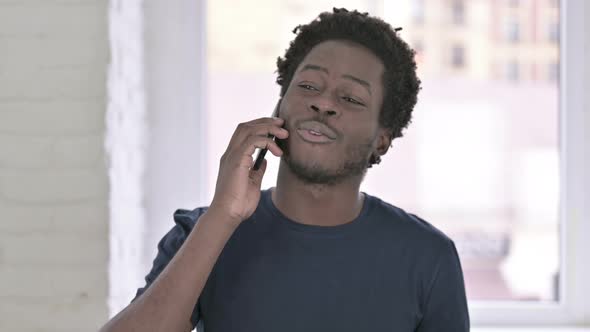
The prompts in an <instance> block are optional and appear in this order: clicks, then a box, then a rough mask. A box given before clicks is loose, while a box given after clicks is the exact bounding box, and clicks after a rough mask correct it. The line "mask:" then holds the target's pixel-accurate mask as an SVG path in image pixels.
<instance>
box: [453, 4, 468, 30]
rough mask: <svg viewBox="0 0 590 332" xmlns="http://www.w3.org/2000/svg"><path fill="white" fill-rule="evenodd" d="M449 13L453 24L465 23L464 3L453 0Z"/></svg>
mask: <svg viewBox="0 0 590 332" xmlns="http://www.w3.org/2000/svg"><path fill="white" fill-rule="evenodd" d="M451 15H452V21H453V24H455V25H462V24H463V23H465V3H464V2H463V1H461V0H455V1H453V4H452V6H451Z"/></svg>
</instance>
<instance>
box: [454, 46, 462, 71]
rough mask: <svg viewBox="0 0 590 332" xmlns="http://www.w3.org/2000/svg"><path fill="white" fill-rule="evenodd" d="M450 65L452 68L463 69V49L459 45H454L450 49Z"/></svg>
mask: <svg viewBox="0 0 590 332" xmlns="http://www.w3.org/2000/svg"><path fill="white" fill-rule="evenodd" d="M451 65H452V66H453V67H454V68H463V67H464V66H465V49H464V48H463V46H461V45H455V46H453V48H451Z"/></svg>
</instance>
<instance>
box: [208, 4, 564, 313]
mask: <svg viewBox="0 0 590 332" xmlns="http://www.w3.org/2000/svg"><path fill="white" fill-rule="evenodd" d="M552 3H553V2H551V1H519V2H518V5H514V2H511V1H493V0H488V1H439V0H420V1H418V0H403V1H402V0H400V1H395V2H390V1H383V2H380V1H373V0H365V1H361V0H357V1H340V2H336V3H334V1H325V0H313V1H303V0H298V1H272V0H264V1H258V2H257V3H256V6H252V2H250V1H235V0H234V1H229V0H219V1H218V0H216V1H209V2H208V59H209V60H208V61H209V62H208V75H209V78H208V85H207V89H208V112H209V113H208V117H209V128H211V130H210V131H209V142H210V154H209V158H208V162H209V169H210V170H209V173H210V174H217V170H218V166H219V165H218V163H219V158H220V156H221V154H222V153H223V152H224V150H225V148H226V145H227V143H228V142H229V139H230V137H231V134H232V133H233V131H234V129H235V126H236V125H237V123H238V122H242V121H248V120H251V119H254V118H257V117H261V116H268V115H270V113H271V112H272V110H273V108H274V106H275V103H276V100H277V99H278V93H279V90H278V85H276V84H275V83H274V81H275V78H276V76H275V73H274V71H275V69H276V58H277V56H279V55H283V53H284V50H285V49H286V48H287V47H288V43H289V41H290V40H291V39H292V38H293V37H294V35H293V34H292V32H291V31H292V30H293V28H294V27H295V26H297V25H298V24H302V23H307V22H309V21H311V20H312V19H314V18H315V17H316V15H317V14H318V13H319V12H321V11H326V10H331V8H332V7H346V8H348V9H358V10H359V11H368V12H370V13H374V14H377V15H378V16H381V17H383V18H384V19H385V20H386V21H388V22H390V23H391V24H392V25H393V26H394V27H397V26H402V27H403V28H404V29H403V31H401V32H400V33H401V36H402V37H403V38H404V39H405V40H406V41H407V42H409V43H410V45H412V46H413V47H415V48H416V49H417V50H418V53H417V62H418V71H419V77H420V78H421V79H422V81H423V89H422V91H421V92H420V95H419V101H418V105H417V106H416V109H415V111H414V118H413V122H412V124H411V125H410V127H409V129H408V130H407V131H406V132H405V136H404V137H402V138H400V139H397V140H394V141H393V147H392V148H391V149H390V150H389V152H388V154H387V155H386V156H384V158H382V159H383V162H382V163H381V164H379V165H378V166H376V167H373V168H371V169H370V170H369V171H368V175H367V177H366V179H365V181H364V183H363V185H362V190H363V191H365V192H367V193H370V194H373V195H376V196H379V197H381V198H382V199H383V200H385V201H387V202H390V203H391V204H393V205H396V206H399V207H401V208H403V209H405V210H406V211H409V212H411V213H415V214H417V215H419V216H421V217H423V218H424V219H426V220H427V221H429V222H430V223H432V224H434V225H435V226H436V227H438V228H440V229H442V230H443V231H444V232H445V233H447V234H448V235H449V236H451V238H453V239H454V240H455V242H456V244H457V247H458V249H459V252H460V256H461V259H462V263H463V269H464V273H465V280H466V287H467V292H468V297H469V298H470V299H471V300H516V301H554V300H556V299H557V298H558V292H557V286H556V285H557V280H558V278H559V274H558V271H559V260H558V257H559V251H558V247H559V245H558V229H559V224H558V192H559V178H558V175H559V171H558V159H559V151H558V104H557V102H558V91H559V90H558V79H557V76H558V72H559V70H558V69H559V58H558V54H559V44H558V39H555V38H547V33H546V31H547V29H548V27H551V29H552V30H557V31H558V30H559V29H558V24H559V12H558V11H559V8H558V7H556V6H554V5H553V4H552ZM448 13H452V15H457V16H458V17H459V18H460V22H462V23H461V25H458V24H457V22H459V21H457V20H455V19H451V20H449V19H448V16H446V15H448ZM445 16H446V17H445ZM453 17H455V16H453ZM555 24H557V29H554V28H553V27H552V25H555ZM268 161H269V167H268V169H267V174H266V176H265V179H264V182H263V187H265V188H266V187H270V186H273V185H274V184H275V180H276V172H277V166H278V160H277V158H272V157H271V158H268ZM215 180H216V179H215V177H211V179H210V184H209V188H210V189H209V190H210V192H213V190H214V188H215Z"/></svg>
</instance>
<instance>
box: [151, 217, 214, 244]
mask: <svg viewBox="0 0 590 332" xmlns="http://www.w3.org/2000/svg"><path fill="white" fill-rule="evenodd" d="M206 211H207V207H198V208H196V209H193V210H187V209H177V210H176V211H174V214H173V219H174V226H172V229H171V230H170V231H169V232H168V233H167V234H166V235H165V236H164V237H163V238H162V240H161V241H160V243H159V244H158V246H159V247H160V249H163V248H170V249H172V248H175V249H178V248H179V247H180V246H181V245H182V243H183V242H184V240H186V238H187V237H188V235H189V234H190V232H191V231H192V230H193V228H194V227H195V225H196V224H197V222H198V220H199V218H200V217H201V216H202V215H203V214H204V213H205V212H206Z"/></svg>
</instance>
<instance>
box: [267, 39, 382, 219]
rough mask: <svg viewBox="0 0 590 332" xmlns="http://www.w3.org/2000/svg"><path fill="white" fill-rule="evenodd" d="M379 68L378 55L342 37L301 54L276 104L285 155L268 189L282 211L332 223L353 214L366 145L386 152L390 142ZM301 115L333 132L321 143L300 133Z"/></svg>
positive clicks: (367, 150)
mask: <svg viewBox="0 0 590 332" xmlns="http://www.w3.org/2000/svg"><path fill="white" fill-rule="evenodd" d="M383 73H384V65H383V63H382V62H381V60H380V59H379V58H378V57H377V56H375V55H374V54H373V53H372V52H371V51H370V50H368V49H366V48H365V47H363V46H361V45H358V44H356V43H352V42H348V41H339V40H331V41H326V42H322V43H320V44H318V45H316V46H315V47H314V48H313V49H312V50H311V51H310V52H309V53H308V54H307V56H306V57H305V58H304V59H303V61H302V62H301V64H300V65H299V67H298V68H297V70H296V72H295V74H294V76H293V79H292V80H291V82H290V85H289V88H288V89H287V91H286V93H285V95H284V96H283V98H282V101H281V106H280V110H279V116H280V117H281V118H283V119H284V120H285V125H284V127H285V129H287V130H288V131H289V137H288V138H287V139H285V140H278V145H279V146H280V147H282V149H283V156H282V158H281V162H280V165H279V173H278V178H277V184H276V187H274V188H272V189H271V191H272V200H273V202H274V204H275V206H276V207H277V208H278V209H279V210H280V211H281V212H282V213H283V214H284V215H285V216H287V217H288V218H290V219H292V220H294V221H297V222H300V223H303V224H309V225H318V226H334V225H339V224H343V223H348V222H350V221H352V220H353V219H355V218H356V217H357V216H358V215H359V213H360V211H361V209H362V206H363V202H364V195H363V194H362V193H360V189H359V188H360V184H361V182H362V180H363V178H364V175H365V174H366V169H367V166H368V160H369V158H370V156H371V154H372V153H374V154H376V155H379V156H381V155H384V154H385V153H386V152H387V150H388V148H389V146H390V145H391V138H390V135H389V133H388V132H387V130H386V129H385V128H382V127H381V126H380V125H379V121H378V119H379V112H380V110H381V105H382V103H383V95H384V92H383V84H382V77H383ZM361 81H362V82H361ZM351 98H352V99H351ZM358 103H361V104H362V105H360V104H358ZM306 120H317V121H319V122H322V123H324V124H325V125H327V126H328V127H329V128H331V129H332V130H333V131H334V132H335V133H336V136H337V137H336V139H335V140H334V141H333V142H331V143H330V144H325V145H321V144H311V143H309V142H305V141H303V140H302V139H301V137H300V136H299V135H298V133H297V131H296V130H297V128H298V124H300V123H301V122H302V121H306Z"/></svg>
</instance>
